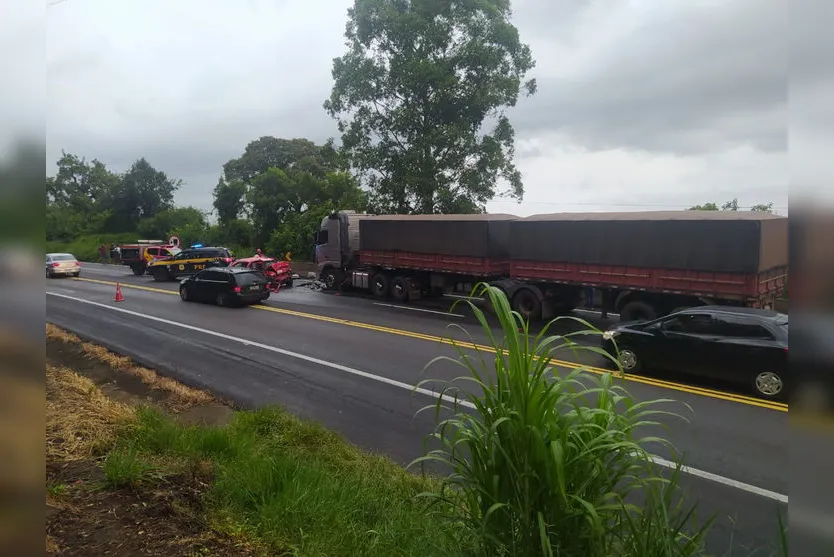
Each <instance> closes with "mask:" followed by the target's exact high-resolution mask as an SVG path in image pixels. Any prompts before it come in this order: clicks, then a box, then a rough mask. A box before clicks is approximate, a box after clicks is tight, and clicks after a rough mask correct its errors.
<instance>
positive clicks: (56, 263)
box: [52, 261, 60, 267]
mask: <svg viewBox="0 0 834 557" xmlns="http://www.w3.org/2000/svg"><path fill="white" fill-rule="evenodd" d="M58 265H60V263H58V262H57V261H56V262H54V263H53V264H52V266H53V267H57V266H58Z"/></svg>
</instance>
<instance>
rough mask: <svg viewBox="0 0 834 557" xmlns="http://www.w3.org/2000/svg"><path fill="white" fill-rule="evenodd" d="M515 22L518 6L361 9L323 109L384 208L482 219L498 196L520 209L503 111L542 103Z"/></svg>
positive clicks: (520, 190)
mask: <svg viewBox="0 0 834 557" xmlns="http://www.w3.org/2000/svg"><path fill="white" fill-rule="evenodd" d="M510 15H511V11H510V2H509V0H480V1H478V2H472V1H470V0H448V1H445V2H438V1H437V0H356V1H355V2H354V5H353V7H352V8H351V9H350V10H349V11H348V24H347V28H346V31H345V37H346V39H347V52H346V53H345V54H344V55H343V56H341V57H339V58H336V59H335V60H334V61H333V70H332V74H333V79H334V85H333V89H332V92H331V95H330V98H329V99H328V100H327V101H326V102H325V103H324V107H325V109H326V110H327V111H328V113H329V114H330V115H331V116H332V117H333V118H335V119H336V120H337V121H338V125H339V131H340V133H341V134H342V137H341V138H342V149H343V152H344V154H345V155H346V157H347V159H348V161H349V162H350V163H351V165H352V166H353V167H354V168H356V169H357V170H358V171H359V172H360V173H361V174H362V176H363V178H364V179H365V180H366V181H367V184H368V186H369V188H370V190H371V194H372V202H373V205H374V207H375V208H376V209H377V210H379V211H381V212H396V213H449V212H477V211H483V210H484V208H485V205H486V202H487V201H489V200H490V199H492V198H493V197H495V196H496V195H497V194H501V195H505V196H508V197H511V198H515V199H519V200H520V199H522V197H523V194H524V187H523V184H522V180H521V173H520V172H519V171H518V170H517V169H516V167H515V165H514V164H513V160H512V159H513V154H514V138H515V132H514V130H513V127H512V125H511V124H510V121H509V119H508V118H507V116H506V115H505V110H506V108H508V107H512V106H514V105H515V104H516V102H517V99H518V96H519V93H520V91H521V90H522V89H523V90H524V92H525V93H526V94H528V95H532V94H533V93H535V91H536V83H535V80H529V81H526V82H524V81H523V80H524V77H525V75H526V74H527V72H528V71H529V70H531V69H532V68H533V67H534V65H535V62H534V61H533V57H532V54H531V51H530V48H529V47H528V46H527V45H526V44H524V43H522V42H521V40H520V38H519V34H518V30H517V29H516V28H515V27H514V26H513V25H512V24H511V23H510V21H509V19H510ZM485 125H488V126H490V128H489V129H488V130H486V131H485V130H484V127H485ZM499 180H503V181H504V182H506V188H505V189H503V190H501V191H499V184H498V182H499Z"/></svg>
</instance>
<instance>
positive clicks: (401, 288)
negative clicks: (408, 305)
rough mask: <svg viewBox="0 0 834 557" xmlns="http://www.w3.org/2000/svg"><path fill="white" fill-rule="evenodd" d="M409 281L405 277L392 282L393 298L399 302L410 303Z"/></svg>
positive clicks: (396, 278)
mask: <svg viewBox="0 0 834 557" xmlns="http://www.w3.org/2000/svg"><path fill="white" fill-rule="evenodd" d="M408 289H409V283H408V279H407V278H405V277H394V280H392V281H391V297H392V298H394V300H396V301H397V302H407V301H408Z"/></svg>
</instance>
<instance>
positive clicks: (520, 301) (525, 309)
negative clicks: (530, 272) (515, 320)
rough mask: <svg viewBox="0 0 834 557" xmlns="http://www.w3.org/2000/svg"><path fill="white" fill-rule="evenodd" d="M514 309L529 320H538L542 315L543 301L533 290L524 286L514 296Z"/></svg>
mask: <svg viewBox="0 0 834 557" xmlns="http://www.w3.org/2000/svg"><path fill="white" fill-rule="evenodd" d="M513 310H515V311H517V312H518V313H520V314H521V316H522V317H523V318H524V319H526V320H528V321H537V320H539V319H541V316H542V303H541V301H540V300H539V297H538V296H536V294H535V293H533V291H532V290H529V289H527V288H522V289H521V290H519V291H518V292H517V293H516V295H515V296H513Z"/></svg>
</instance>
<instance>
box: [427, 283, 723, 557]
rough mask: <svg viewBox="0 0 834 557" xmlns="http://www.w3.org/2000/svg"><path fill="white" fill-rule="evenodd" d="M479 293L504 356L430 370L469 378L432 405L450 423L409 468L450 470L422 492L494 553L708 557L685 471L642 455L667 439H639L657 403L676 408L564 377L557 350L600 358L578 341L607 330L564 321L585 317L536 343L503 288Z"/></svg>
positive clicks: (595, 380) (586, 378)
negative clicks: (684, 488) (667, 469)
mask: <svg viewBox="0 0 834 557" xmlns="http://www.w3.org/2000/svg"><path fill="white" fill-rule="evenodd" d="M474 294H482V295H485V297H488V301H489V302H490V303H491V307H493V308H494V312H495V314H496V316H497V318H498V321H499V323H500V326H501V332H502V333H503V335H504V338H503V339H502V340H500V341H499V340H498V339H497V338H496V337H495V336H494V334H493V331H492V328H491V326H490V324H489V323H488V321H487V318H486V316H485V315H484V313H483V312H482V311H481V310H480V309H479V308H478V307H476V306H475V305H474V304H473V303H472V302H467V303H468V304H469V305H470V306H471V310H472V312H473V313H474V314H475V315H476V317H477V318H478V321H479V322H480V324H481V326H482V328H483V330H484V332H485V333H486V335H487V337H488V338H489V340H490V345H491V347H492V348H493V349H494V351H495V354H496V355H497V356H496V357H495V358H494V363H492V362H488V361H487V360H485V359H484V358H483V356H482V355H481V354H477V355H476V356H472V355H471V353H465V352H464V351H463V350H458V353H459V358H458V359H452V358H447V357H440V358H438V359H436V360H434V361H432V362H431V363H430V364H429V365H431V364H433V363H434V362H436V361H438V360H448V361H451V362H454V363H455V364H456V365H458V366H460V367H462V368H463V369H464V371H465V374H464V376H462V377H460V378H458V379H456V380H453V381H452V382H448V383H446V384H445V386H444V390H443V394H444V395H448V396H447V397H445V401H444V398H441V399H438V402H437V403H436V404H434V405H431V406H428V407H426V409H434V410H435V411H436V412H438V414H437V415H438V416H439V415H440V414H439V413H440V412H441V411H444V408H445V411H451V416H450V417H447V418H445V419H442V420H440V419H439V418H438V425H437V429H436V430H435V433H434V434H433V436H432V437H433V439H434V440H435V441H436V442H438V443H439V444H440V448H438V449H436V450H432V451H430V452H428V453H427V454H426V456H424V457H423V458H420V459H417V460H416V461H415V462H414V463H412V464H425V463H429V462H435V463H439V464H440V465H441V466H442V467H443V468H444V469H445V470H448V471H449V472H448V475H447V476H446V477H445V480H444V482H443V483H442V484H441V485H442V487H441V488H440V489H438V490H435V491H433V492H430V493H426V494H425V496H428V497H430V498H432V499H433V500H436V501H442V502H444V503H445V504H446V505H444V507H445V508H448V507H447V505H451V507H452V508H453V509H454V512H453V513H452V514H451V516H448V518H450V519H451V520H453V521H457V522H460V523H463V524H466V525H467V526H468V527H469V529H470V530H471V531H472V532H475V533H477V535H478V536H479V539H480V546H481V549H482V551H483V553H484V554H486V555H524V556H539V555H542V556H544V555H582V556H583V557H596V556H599V557H603V556H606V557H607V556H610V555H630V556H634V557H646V556H651V555H657V556H661V555H662V556H673V555H674V556H683V555H697V554H700V553H701V552H702V551H703V537H704V533H705V532H706V529H707V526H708V524H709V522H707V524H705V525H702V526H700V527H699V526H698V525H697V524H695V520H694V514H693V510H694V508H692V507H685V506H684V505H683V503H682V501H681V498H680V497H679V496H678V495H679V494H678V488H677V477H678V476H677V473H673V474H672V475H671V477H669V478H665V479H664V478H663V477H662V476H661V474H660V472H659V471H658V470H657V469H656V467H655V466H654V465H653V463H652V461H651V459H650V457H649V455H648V454H647V452H646V450H645V449H644V446H646V444H647V443H649V442H654V443H662V444H667V445H668V443H666V442H665V440H663V439H660V438H656V437H652V438H642V439H641V438H637V437H635V432H636V431H637V430H638V429H643V428H644V427H645V426H651V425H656V424H655V422H654V421H652V420H653V418H654V417H656V416H657V415H658V414H667V412H664V411H661V410H657V409H655V407H656V406H657V405H658V404H660V403H662V402H669V401H660V400H658V401H651V402H640V403H638V402H635V401H634V400H632V398H631V397H630V396H629V394H628V392H626V390H625V389H623V388H622V387H621V386H618V385H615V384H614V376H613V374H611V373H609V374H604V375H602V376H599V377H597V376H590V375H588V374H585V373H583V372H582V371H581V370H577V371H573V372H571V373H569V374H567V375H564V376H560V375H559V374H558V373H557V372H556V371H555V370H554V368H552V367H551V366H550V363H549V362H550V358H551V356H552V352H553V351H555V350H561V349H570V350H591V351H595V352H600V353H603V351H602V349H601V348H596V347H591V346H587V345H582V344H579V343H577V342H576V341H575V340H573V338H572V337H575V336H576V335H595V334H601V331H598V330H596V329H594V328H593V327H591V325H590V324H588V323H587V322H585V321H582V320H579V319H576V318H557V319H556V320H554V322H555V321H558V320H559V319H572V320H576V321H580V322H581V323H582V324H583V325H584V326H585V327H586V330H583V331H580V332H578V333H572V334H569V335H565V336H556V335H550V334H549V333H548V331H549V329H550V327H551V326H552V325H553V323H554V322H551V323H550V324H548V326H547V327H545V328H544V330H542V332H541V333H540V334H538V335H537V336H535V337H533V336H532V335H531V333H530V331H529V328H528V325H527V323H525V322H524V320H523V319H522V317H521V316H520V315H519V314H518V313H516V312H513V311H512V310H511V309H510V305H509V302H508V300H507V297H506V296H505V295H504V294H503V292H501V291H500V290H499V289H497V288H494V287H490V286H486V285H479V286H478V288H477V289H476V291H475V292H473V295H474ZM609 357H610V355H609ZM490 358H492V355H490ZM427 382H431V381H424V382H422V383H421V385H422V384H425V383H427ZM462 383H465V384H468V385H470V387H469V388H465V387H462V386H461V384H462ZM449 397H452V398H449ZM450 401H451V402H450ZM424 410H425V409H424ZM637 501H640V502H642V507H641V506H638V505H637V504H636V502H637Z"/></svg>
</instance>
